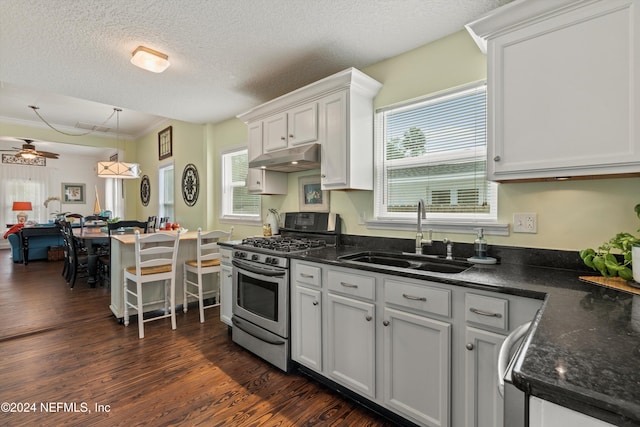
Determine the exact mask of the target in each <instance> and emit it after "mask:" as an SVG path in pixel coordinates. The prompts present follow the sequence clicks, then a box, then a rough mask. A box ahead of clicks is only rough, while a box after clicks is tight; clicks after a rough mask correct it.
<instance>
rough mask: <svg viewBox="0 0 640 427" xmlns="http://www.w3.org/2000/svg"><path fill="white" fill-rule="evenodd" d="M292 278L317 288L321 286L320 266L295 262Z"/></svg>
mask: <svg viewBox="0 0 640 427" xmlns="http://www.w3.org/2000/svg"><path fill="white" fill-rule="evenodd" d="M293 279H294V280H295V281H296V282H299V283H305V284H307V285H311V286H315V287H318V288H319V287H321V286H322V281H321V277H320V267H314V266H311V265H307V264H296V269H295V277H294V278H293Z"/></svg>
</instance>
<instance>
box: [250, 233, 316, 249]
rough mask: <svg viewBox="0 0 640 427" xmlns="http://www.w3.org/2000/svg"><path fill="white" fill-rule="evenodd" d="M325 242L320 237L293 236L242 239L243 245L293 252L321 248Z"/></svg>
mask: <svg viewBox="0 0 640 427" xmlns="http://www.w3.org/2000/svg"><path fill="white" fill-rule="evenodd" d="M326 244H327V243H326V242H325V241H324V240H321V239H304V238H294V237H249V238H246V239H243V240H242V245H243V246H251V247H254V248H261V249H268V250H272V251H277V252H295V251H304V250H307V249H315V248H322V247H324V246H326Z"/></svg>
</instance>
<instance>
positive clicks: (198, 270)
mask: <svg viewBox="0 0 640 427" xmlns="http://www.w3.org/2000/svg"><path fill="white" fill-rule="evenodd" d="M232 234H233V227H231V230H230V231H229V232H226V231H222V230H215V231H209V232H204V233H203V232H202V228H198V242H197V245H196V246H197V259H195V260H188V261H185V262H184V267H183V270H182V271H183V285H182V288H183V289H184V292H183V297H182V310H183V311H184V312H185V313H186V312H187V310H188V305H189V297H190V296H191V297H194V298H197V299H198V308H199V309H200V323H204V310H205V308H211V307H216V306H218V305H220V247H219V246H218V242H219V241H220V240H221V239H224V238H226V239H227V240H231V235H232ZM189 273H191V275H192V276H193V275H195V279H194V280H190V279H189ZM212 273H217V278H218V285H217V286H216V287H214V289H210V290H207V291H205V290H204V289H203V285H204V282H203V281H202V276H203V275H205V274H212ZM205 294H207V295H210V294H215V302H214V303H213V304H209V305H206V306H205V305H204V295H205Z"/></svg>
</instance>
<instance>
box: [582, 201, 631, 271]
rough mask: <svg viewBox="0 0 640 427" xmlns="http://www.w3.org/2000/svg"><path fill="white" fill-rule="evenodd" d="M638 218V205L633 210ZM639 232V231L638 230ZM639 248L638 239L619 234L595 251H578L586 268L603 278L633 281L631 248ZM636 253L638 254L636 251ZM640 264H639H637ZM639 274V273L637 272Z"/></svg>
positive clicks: (626, 234)
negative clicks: (596, 272) (591, 269)
mask: <svg viewBox="0 0 640 427" xmlns="http://www.w3.org/2000/svg"><path fill="white" fill-rule="evenodd" d="M634 210H635V212H636V216H637V217H638V218H640V204H638V205H636V206H635V208H634ZM638 231H639V232H640V229H638ZM634 246H636V247H638V246H640V238H638V237H636V236H634V235H632V234H630V233H627V232H621V233H618V234H616V235H615V236H614V237H612V238H611V239H609V240H608V241H607V242H604V243H603V244H602V245H600V246H599V247H598V248H597V249H592V248H587V249H583V250H581V251H580V258H582V261H583V262H584V263H585V265H586V266H588V267H591V268H593V269H594V270H596V271H598V272H599V273H600V274H602V275H603V276H604V277H620V278H622V279H624V280H633V271H632V265H633V252H634V251H633V247H634ZM636 252H638V251H637V250H636ZM639 264H640V262H639ZM639 273H640V272H639Z"/></svg>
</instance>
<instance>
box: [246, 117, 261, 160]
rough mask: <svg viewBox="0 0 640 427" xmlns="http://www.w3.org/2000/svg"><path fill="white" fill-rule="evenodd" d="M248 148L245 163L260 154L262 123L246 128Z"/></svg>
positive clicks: (252, 124)
mask: <svg viewBox="0 0 640 427" xmlns="http://www.w3.org/2000/svg"><path fill="white" fill-rule="evenodd" d="M247 131H248V139H249V146H248V148H247V152H248V153H247V161H249V162H250V161H251V160H253V159H255V158H256V157H258V156H259V155H260V154H262V122H256V123H251V125H249V126H248V128H247Z"/></svg>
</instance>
